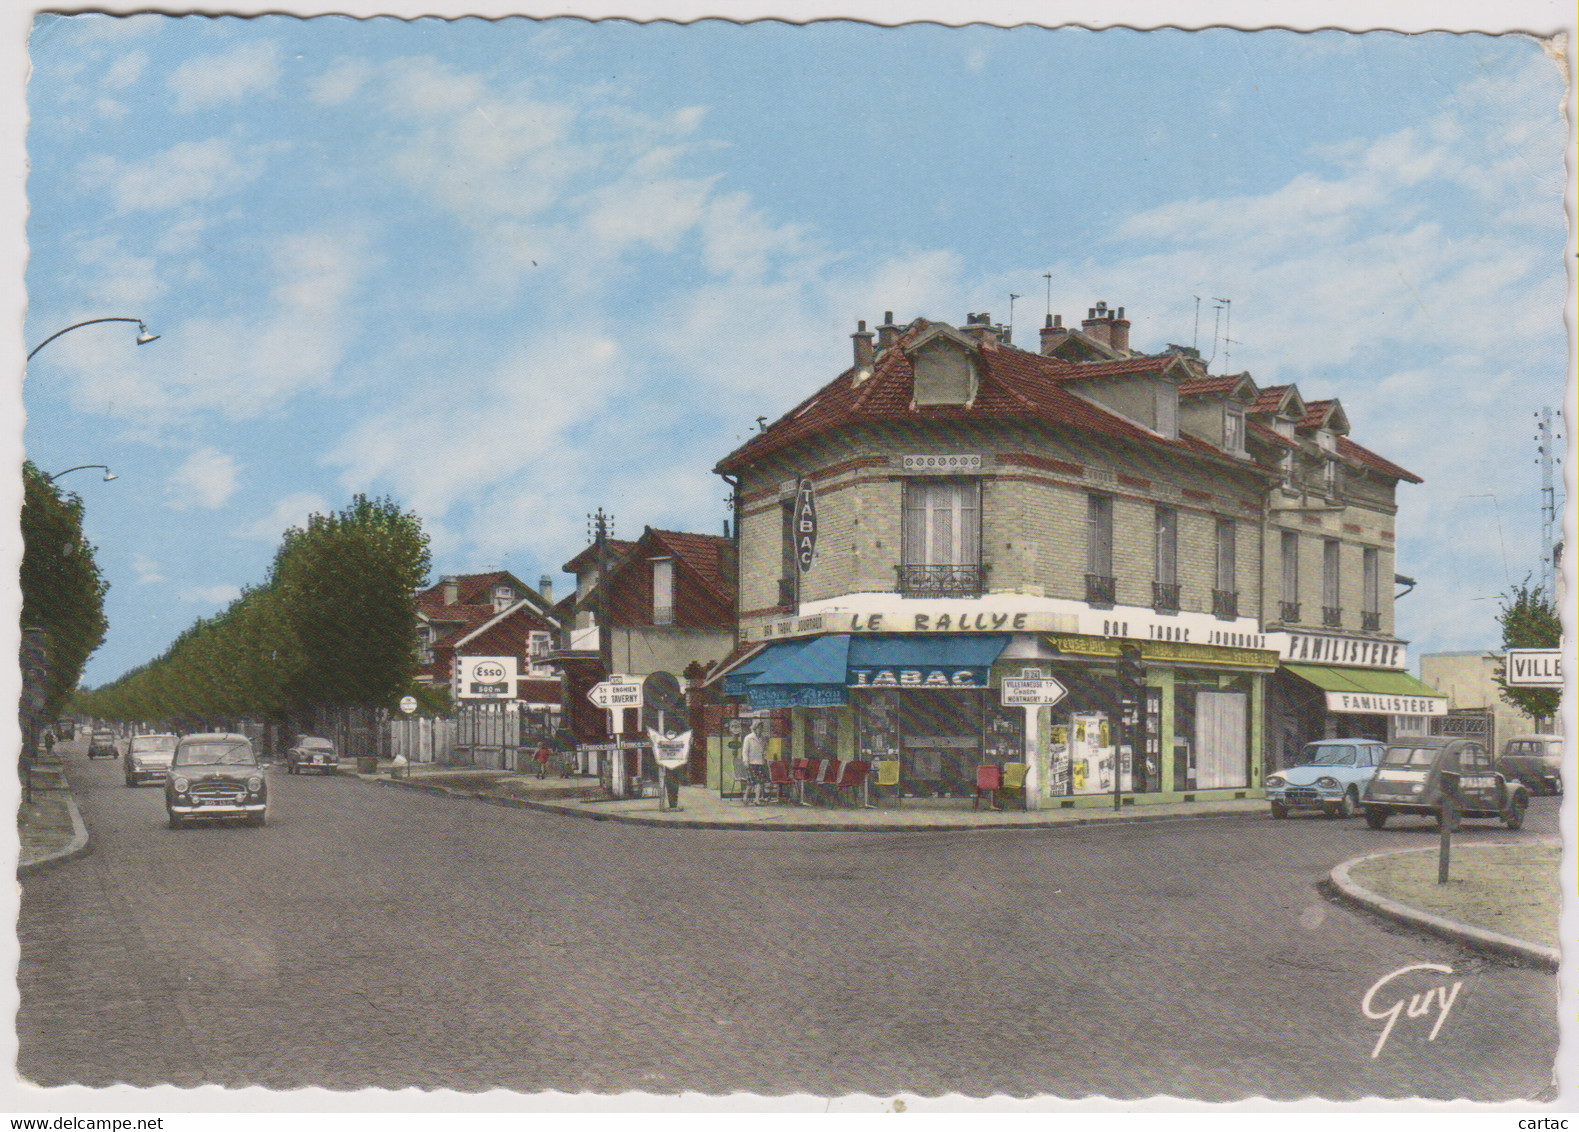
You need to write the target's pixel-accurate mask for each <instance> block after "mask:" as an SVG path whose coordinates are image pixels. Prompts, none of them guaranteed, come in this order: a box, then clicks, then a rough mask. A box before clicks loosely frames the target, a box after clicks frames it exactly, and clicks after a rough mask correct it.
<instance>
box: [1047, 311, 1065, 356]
mask: <svg viewBox="0 0 1579 1132" xmlns="http://www.w3.org/2000/svg"><path fill="white" fill-rule="evenodd" d="M1068 337H1069V328H1068V327H1066V326H1065V325H1064V316H1063V315H1061V314H1050V315H1048V316H1047V325H1046V326H1044V327H1042V354H1043V355H1044V356H1046V355H1050V354H1051V353H1052V352H1053V351H1054V350H1056V349H1058V347H1059V346H1061V345H1063V343H1064V341H1065V340H1066V339H1067V338H1068Z"/></svg>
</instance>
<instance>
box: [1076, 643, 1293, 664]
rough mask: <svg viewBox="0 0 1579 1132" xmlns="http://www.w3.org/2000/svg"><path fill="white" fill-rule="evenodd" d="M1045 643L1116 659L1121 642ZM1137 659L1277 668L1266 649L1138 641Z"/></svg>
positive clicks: (1086, 654)
mask: <svg viewBox="0 0 1579 1132" xmlns="http://www.w3.org/2000/svg"><path fill="white" fill-rule="evenodd" d="M1047 643H1048V644H1050V645H1052V646H1053V647H1054V648H1056V649H1057V650H1058V651H1059V652H1061V653H1066V654H1069V655H1072V656H1102V657H1113V658H1114V659H1117V658H1118V656H1119V654H1120V651H1121V650H1122V649H1123V647H1124V642H1123V641H1121V640H1115V639H1112V638H1106V637H1048V638H1047ZM1140 655H1141V659H1142V660H1145V661H1158V662H1161V663H1166V664H1229V665H1234V666H1236V667H1240V668H1261V669H1265V670H1267V671H1271V670H1272V669H1274V668H1276V667H1277V653H1275V652H1272V651H1271V650H1269V649H1236V648H1226V647H1223V646H1220V645H1195V644H1185V643H1182V642H1178V641H1142V642H1140Z"/></svg>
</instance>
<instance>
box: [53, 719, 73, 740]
mask: <svg viewBox="0 0 1579 1132" xmlns="http://www.w3.org/2000/svg"><path fill="white" fill-rule="evenodd" d="M55 734H56V735H58V736H60V737H61V738H62V739H75V738H76V737H77V721H76V720H74V719H62V720H59V721H57V722H56V724H55Z"/></svg>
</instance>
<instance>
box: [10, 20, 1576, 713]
mask: <svg viewBox="0 0 1579 1132" xmlns="http://www.w3.org/2000/svg"><path fill="white" fill-rule="evenodd" d="M29 55H30V60H31V65H32V68H33V70H32V74H31V78H30V81H29V85H28V92H27V93H28V103H27V109H28V113H29V116H30V121H29V123H28V127H27V135H26V146H27V157H28V160H29V162H30V166H31V168H30V173H29V176H28V181H27V203H28V207H29V209H30V215H29V217H28V221H27V233H26V234H27V240H28V255H29V259H28V262H27V266H26V284H27V291H28V309H27V315H26V325H25V333H24V338H25V341H26V344H27V346H28V347H29V348H31V347H32V346H34V345H36V344H37V343H38V342H41V341H42V340H43V339H45V338H46V337H48V336H49V335H50V334H51V333H53V332H54V331H56V330H58V329H60V328H61V327H63V326H66V325H69V324H70V323H73V322H76V321H79V320H81V319H87V318H94V317H102V316H106V315H126V316H132V317H138V318H142V319H145V320H146V321H147V323H148V325H149V327H150V329H151V330H152V331H154V332H157V333H159V334H161V335H162V337H161V338H160V340H159V341H157V342H155V343H152V344H150V345H147V346H141V347H138V346H136V345H134V344H133V335H134V333H135V331H134V328H131V327H128V326H126V325H124V324H114V323H112V324H108V325H103V326H95V327H89V328H85V329H82V330H78V331H74V332H72V333H71V334H69V335H67V336H65V337H62V338H61V339H59V340H57V341H56V342H54V343H52V344H50V345H49V346H48V347H47V348H46V349H45V350H44V351H42V352H41V353H40V354H39V355H38V357H37V358H36V359H34V361H33V362H32V363H31V365H30V366H29V369H28V377H27V383H26V389H25V405H26V409H27V412H28V421H27V428H26V433H25V444H26V449H27V454H28V455H29V456H30V457H31V458H32V459H33V460H35V461H36V462H37V463H38V464H40V465H41V466H42V467H43V468H45V469H46V470H51V471H58V470H60V469H62V468H65V467H69V466H71V465H75V464H83V463H90V462H91V463H105V464H109V465H110V466H111V467H112V468H113V469H114V470H115V472H116V474H117V475H118V477H119V478H118V479H117V480H116V481H115V482H113V483H100V482H99V481H98V479H97V478H96V477H95V475H94V474H93V473H92V472H78V473H74V474H73V476H72V477H71V478H70V479H69V480H66V481H62V483H63V485H65V484H67V483H69V484H70V486H71V487H72V488H74V489H75V490H77V491H79V492H80V493H81V494H82V495H83V497H84V499H85V500H86V501H87V505H88V516H89V519H88V525H89V534H90V537H91V538H92V540H93V541H94V542H95V543H96V544H97V546H98V548H99V561H100V563H101V565H102V567H103V568H104V570H105V572H106V573H107V575H108V577H109V578H110V581H111V584H112V587H113V588H112V590H111V594H110V599H109V614H110V620H111V629H110V635H109V638H108V640H107V641H106V643H105V645H104V647H103V648H102V649H101V650H100V652H99V653H98V655H97V656H96V657H95V658H94V660H93V661H92V662H91V664H90V666H89V669H88V672H87V680H88V681H89V682H90V683H100V682H103V681H106V680H109V679H113V678H114V677H115V676H117V675H119V674H120V673H121V672H122V671H124V670H125V669H126V668H128V667H130V666H132V665H135V664H138V663H141V662H143V661H145V660H147V659H149V658H150V657H152V656H154V655H156V654H157V653H158V652H159V651H161V650H162V649H163V648H164V647H165V646H166V645H167V644H168V643H169V641H170V640H171V639H172V638H173V637H174V636H175V634H176V633H178V632H179V631H180V630H181V629H182V628H184V627H185V626H186V625H188V624H190V623H191V621H192V620H193V619H194V618H195V617H198V616H204V615H209V614H212V613H214V612H217V611H218V610H220V609H222V608H223V607H224V606H225V605H226V604H227V603H228V601H229V600H230V599H231V598H233V597H234V596H235V595H236V594H237V593H238V592H239V589H240V588H241V587H242V586H245V585H249V584H255V583H257V582H260V581H261V580H262V579H263V578H264V576H265V574H266V572H267V569H268V565H269V561H270V558H271V556H272V554H273V551H274V549H275V547H276V546H277V545H278V542H279V539H280V536H281V534H282V532H283V531H284V530H285V528H286V527H288V526H289V525H291V524H293V523H297V522H300V521H301V520H302V519H303V518H304V517H305V516H306V515H307V514H308V513H309V512H311V511H314V510H320V511H321V510H325V509H328V508H333V507H339V506H341V505H343V504H344V503H345V502H346V501H347V500H348V499H349V498H350V496H351V495H352V494H353V493H355V492H359V491H365V492H369V493H373V494H385V493H387V494H390V495H392V496H394V497H395V498H396V499H398V500H400V501H401V502H402V503H403V504H405V505H406V506H409V507H411V508H413V509H414V510H416V511H417V512H418V513H419V514H420V515H421V516H422V518H423V520H424V522H425V524H426V526H427V528H428V529H429V531H430V532H431V533H432V535H433V548H434V559H435V574H437V573H452V572H464V571H472V570H478V569H482V568H485V567H504V568H507V569H510V570H512V571H514V572H515V573H516V574H517V575H518V576H520V577H522V578H524V579H526V580H528V581H535V580H536V579H537V577H538V576H539V574H541V573H544V572H548V573H551V574H553V575H554V577H555V583H556V586H558V587H560V592H563V586H564V585H565V582H566V579H565V578H564V577H563V576H562V575H560V574H559V572H558V567H559V565H560V564H561V563H562V562H564V561H565V560H567V559H568V558H570V557H571V556H572V555H573V554H575V553H576V551H577V550H578V549H580V547H581V546H582V545H583V544H584V540H585V529H586V518H585V517H586V514H587V512H589V511H591V510H593V509H594V508H596V507H598V506H602V507H604V508H606V509H608V510H610V511H612V512H614V514H615V515H616V517H617V525H618V532H619V533H620V534H630V535H634V534H636V533H638V532H639V531H640V530H641V528H642V526H643V525H644V524H651V525H653V526H664V527H673V528H682V529H692V530H703V531H719V530H721V524H722V522H723V519H724V517H725V514H726V510H725V506H724V502H723V501H724V495H725V488H724V486H723V484H722V482H721V481H719V480H718V479H717V478H716V477H714V476H713V475H711V473H710V469H711V467H712V466H713V464H714V462H715V461H716V460H717V459H718V458H719V457H720V456H722V455H723V454H724V453H726V452H727V451H729V450H730V449H731V448H733V447H734V446H736V445H737V444H738V443H739V442H740V441H741V440H742V439H744V437H745V436H746V435H747V431H748V430H749V429H750V428H752V427H753V422H754V421H755V419H756V418H757V417H758V416H769V417H772V416H776V415H777V414H779V413H780V412H782V411H783V410H784V409H786V408H788V407H789V406H790V405H792V404H793V403H795V402H796V401H797V400H799V399H800V398H801V397H803V396H804V395H805V394H806V393H808V392H809V391H811V390H812V389H813V388H815V387H816V386H818V385H820V384H822V383H823V382H825V381H827V380H829V379H830V378H832V377H833V376H834V375H835V374H836V373H837V372H838V371H839V370H840V369H841V368H842V367H844V366H845V365H847V364H848V359H849V350H850V341H849V337H848V336H849V334H850V333H851V331H852V330H854V328H855V321H856V320H857V319H862V318H864V319H866V320H867V321H868V322H875V321H878V320H880V319H881V317H882V314H883V312H884V311H885V310H892V311H894V312H895V315H896V317H897V318H898V319H900V320H901V321H908V320H909V319H912V318H915V317H917V316H925V317H928V318H933V319H939V320H944V321H949V322H955V323H958V322H961V321H963V319H964V316H965V313H966V312H967V311H982V310H985V311H990V312H992V313H993V315H994V316H995V317H996V318H997V319H998V320H1000V321H1001V320H1006V319H1007V317H1008V315H1009V295H1010V293H1011V292H1012V293H1018V294H1019V295H1021V298H1020V299H1019V300H1017V302H1016V303H1015V306H1014V320H1015V322H1017V323H1018V324H1019V326H1020V333H1019V334H1017V336H1016V337H1017V338H1018V339H1019V340H1020V341H1021V342H1022V343H1024V342H1030V343H1034V341H1035V335H1034V328H1035V327H1036V326H1037V325H1039V324H1040V322H1041V319H1042V316H1043V314H1044V312H1045V310H1046V309H1047V305H1048V293H1047V286H1048V283H1047V280H1046V279H1044V273H1050V274H1051V276H1052V280H1051V291H1052V295H1051V306H1052V309H1053V311H1055V312H1059V313H1062V314H1064V315H1065V316H1066V318H1071V317H1078V316H1079V315H1080V314H1081V313H1082V312H1083V311H1084V310H1085V309H1086V308H1087V307H1089V306H1092V305H1094V304H1095V303H1096V302H1097V301H1099V300H1100V301H1106V302H1108V303H1110V304H1113V305H1123V306H1124V307H1126V309H1127V312H1128V315H1129V317H1130V318H1131V320H1132V322H1133V323H1134V328H1133V331H1132V339H1133V342H1134V344H1135V345H1136V346H1137V347H1138V348H1141V349H1145V350H1158V349H1161V348H1162V347H1163V346H1164V345H1165V344H1167V343H1168V342H1180V343H1185V344H1189V343H1191V342H1196V341H1198V342H1199V345H1200V347H1201V349H1202V352H1203V354H1205V355H1213V354H1214V353H1215V354H1216V358H1215V361H1214V365H1213V369H1214V371H1217V372H1237V371H1240V370H1245V369H1248V370H1249V372H1250V373H1251V375H1252V376H1253V378H1254V379H1255V380H1256V381H1257V382H1258V383H1260V384H1262V385H1268V384H1275V383H1281V382H1288V381H1293V382H1297V383H1298V385H1299V387H1300V389H1301V391H1302V392H1303V393H1304V394H1305V395H1306V397H1328V396H1337V397H1339V398H1340V399H1341V400H1342V401H1343V404H1344V406H1345V407H1346V409H1347V411H1348V414H1349V418H1350V420H1351V422H1352V425H1353V433H1352V435H1353V437H1354V439H1355V440H1357V441H1359V442H1360V443H1362V444H1365V445H1367V446H1369V447H1371V448H1374V449H1375V450H1377V451H1379V452H1381V453H1382V454H1384V455H1386V456H1387V457H1389V458H1391V459H1393V460H1395V461H1397V462H1398V463H1401V464H1402V465H1404V466H1405V467H1407V468H1409V469H1411V470H1412V471H1414V472H1416V473H1417V474H1419V475H1421V476H1423V477H1424V478H1425V480H1426V482H1425V484H1424V485H1422V486H1417V487H1416V486H1409V485H1403V486H1402V487H1401V488H1400V493H1399V495H1400V514H1399V520H1398V531H1399V536H1400V539H1399V561H1398V569H1399V570H1400V571H1401V572H1403V573H1405V574H1410V575H1412V576H1414V577H1415V578H1417V579H1419V581H1420V588H1419V589H1418V590H1416V592H1415V593H1414V594H1413V595H1411V596H1410V597H1408V598H1406V599H1404V600H1403V601H1401V602H1400V603H1399V605H1398V616H1399V627H1400V633H1401V635H1402V636H1404V637H1406V638H1409V639H1411V640H1412V642H1413V646H1412V650H1413V652H1414V653H1415V654H1418V653H1420V652H1427V651H1436V650H1441V649H1458V648H1479V647H1484V646H1488V645H1492V644H1494V643H1495V641H1496V639H1497V635H1496V627H1495V624H1494V620H1493V616H1494V613H1495V609H1496V600H1495V599H1496V596H1497V595H1498V594H1499V593H1501V592H1504V591H1505V590H1506V589H1507V588H1508V587H1509V585H1510V584H1511V583H1515V582H1518V581H1520V580H1522V579H1523V578H1524V577H1525V575H1526V574H1529V573H1531V572H1533V571H1536V570H1537V568H1538V556H1539V531H1540V525H1539V523H1540V516H1539V493H1538V488H1539V470H1538V468H1537V467H1536V466H1535V464H1534V463H1533V461H1534V458H1535V445H1534V441H1533V439H1532V437H1533V433H1534V427H1533V421H1534V414H1535V412H1536V411H1537V410H1539V409H1540V408H1541V407H1542V406H1544V405H1553V406H1560V405H1562V404H1563V403H1564V399H1565V381H1566V375H1567V373H1568V366H1569V361H1568V358H1569V354H1568V343H1567V335H1566V330H1565V327H1564V324H1563V312H1564V309H1565V305H1566V303H1567V301H1568V281H1567V278H1566V275H1565V266H1564V258H1565V248H1566V246H1567V238H1568V237H1567V230H1566V224H1565V219H1564V212H1563V201H1564V194H1565V192H1566V190H1567V177H1568V173H1567V170H1566V169H1565V166H1564V149H1565V145H1566V143H1567V141H1568V137H1569V133H1568V129H1567V127H1566V125H1565V124H1564V122H1563V120H1562V115H1561V106H1562V102H1563V99H1564V97H1565V92H1564V87H1563V83H1562V79H1561V76H1560V73H1559V70H1558V67H1557V66H1556V65H1555V64H1554V63H1553V62H1552V61H1550V60H1549V59H1547V58H1546V57H1545V56H1544V55H1543V53H1542V51H1541V49H1540V46H1539V44H1537V43H1536V42H1534V41H1532V40H1530V39H1526V38H1518V37H1513V36H1488V35H1452V34H1443V33H1438V34H1427V35H1399V34H1394V33H1370V34H1365V35H1352V34H1348V33H1343V32H1321V33H1314V34H1305V35H1302V34H1297V33H1293V32H1286V31H1267V32H1255V33H1247V32H1240V31H1234V30H1228V29H1218V30H1210V31H1203V32H1184V31H1162V32H1134V31H1127V30H1111V31H1086V30H1081V29H1073V28H1066V29H1058V30H1049V29H1046V28H1038V27H1015V28H1011V29H1003V28H994V27H979V26H978V27H968V28H945V27H941V26H936V25H911V26H902V27H898V28H892V27H889V28H882V27H876V26H871V25H866V24H859V23H821V24H814V25H810V26H806V27H800V26H795V25H790V24H784V23H757V24H749V25H744V26H741V25H737V24H732V23H718V22H714V23H704V24H697V25H690V26H679V25H673V24H647V25H640V24H634V23H628V22H588V21H584V20H568V19H567V20H549V21H530V20H524V19H514V20H504V21H495V22H489V21H481V20H459V21H452V22H445V21H437V20H422V21H415V22H406V21H398V20H391V19H378V20H352V19H346V18H335V17H328V18H319V19H314V20H299V19H295V18H291V17H279V16H274V17H263V18H258V19H252V20H240V19H234V18H220V19H212V18H206V17H186V18H170V17H163V16H141V17H137V18H132V19H116V18H111V17H103V16H78V17H67V18H61V17H40V18H39V19H38V20H37V22H36V23H35V25H34V30H33V34H32V37H31V42H30V45H29ZM1196 296H1200V297H1201V299H1202V300H1203V301H1202V304H1201V308H1200V323H1199V330H1198V331H1197V328H1196V327H1197V323H1196V318H1197V304H1196ZM1217 297H1227V298H1231V299H1232V301H1233V303H1232V320H1233V321H1232V338H1233V339H1235V342H1234V343H1232V344H1231V345H1227V346H1225V345H1223V344H1222V343H1220V342H1217V341H1214V339H1213V325H1214V312H1213V309H1212V305H1213V304H1212V300H1213V299H1215V298H1217Z"/></svg>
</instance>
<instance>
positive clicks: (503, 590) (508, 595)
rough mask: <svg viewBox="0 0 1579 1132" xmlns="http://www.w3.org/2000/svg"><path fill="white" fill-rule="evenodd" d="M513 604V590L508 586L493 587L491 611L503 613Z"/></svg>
mask: <svg viewBox="0 0 1579 1132" xmlns="http://www.w3.org/2000/svg"><path fill="white" fill-rule="evenodd" d="M514 604H515V590H514V589H512V588H511V587H510V586H495V587H494V588H493V611H494V612H495V613H503V612H504V611H505V610H506V609H509V608H510V607H511V606H512V605H514Z"/></svg>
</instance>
